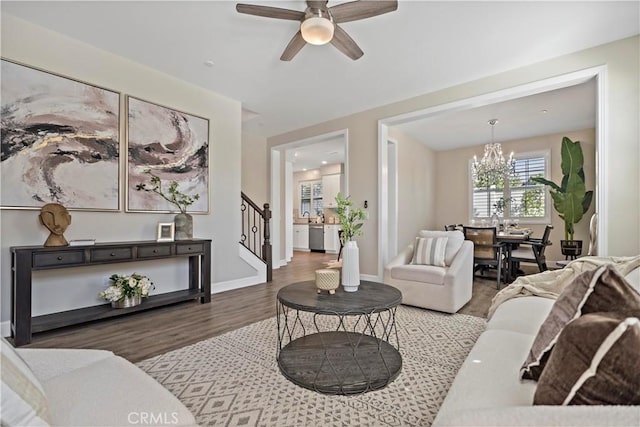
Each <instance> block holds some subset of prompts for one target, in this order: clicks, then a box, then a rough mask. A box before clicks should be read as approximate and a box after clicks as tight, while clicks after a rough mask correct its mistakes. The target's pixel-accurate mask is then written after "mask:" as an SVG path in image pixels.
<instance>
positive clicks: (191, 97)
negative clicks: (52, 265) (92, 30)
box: [0, 13, 253, 321]
mask: <svg viewBox="0 0 640 427" xmlns="http://www.w3.org/2000/svg"><path fill="white" fill-rule="evenodd" d="M1 36H2V56H3V58H7V59H11V60H15V61H19V62H22V63H25V64H28V65H32V66H35V67H39V68H42V69H45V70H48V71H52V72H55V73H59V74H62V75H65V76H68V77H72V78H75V79H79V80H83V81H86V82H89V83H93V84H96V85H99V86H103V87H106V88H109V89H112V90H115V91H119V92H121V93H122V95H123V96H121V113H120V114H121V120H120V121H121V133H120V135H121V148H120V153H121V156H120V161H121V167H120V170H121V177H120V184H121V197H124V175H123V174H124V169H125V168H124V164H125V163H124V161H125V153H126V150H125V148H124V147H125V145H124V126H123V123H124V120H123V118H124V117H123V115H124V114H125V110H124V94H130V95H133V96H136V97H139V98H142V99H145V100H149V101H152V102H156V103H158V104H162V105H167V106H171V107H174V108H176V109H178V110H182V111H187V112H190V113H192V114H196V115H198V116H202V117H206V118H208V119H209V121H210V129H209V131H210V133H209V144H210V145H209V147H210V162H209V169H210V180H209V182H210V194H209V197H210V206H211V210H210V213H209V214H207V215H194V236H195V237H198V238H208V239H213V250H212V252H213V254H212V256H213V261H212V281H213V285H214V286H215V285H216V284H219V283H221V282H228V281H235V280H238V279H241V278H244V277H246V276H249V275H251V274H252V273H253V270H252V269H251V268H250V267H249V266H248V265H247V264H246V263H244V262H243V261H242V260H241V259H240V258H239V256H238V251H239V248H238V241H239V238H240V211H239V206H240V180H241V177H240V167H239V166H240V162H241V154H240V153H241V149H240V145H241V143H240V132H241V130H240V129H241V124H240V120H241V118H240V117H241V113H240V109H241V106H240V103H239V102H238V101H235V100H233V99H229V98H226V97H223V96H221V95H218V94H216V93H213V92H210V91H207V90H205V89H203V88H201V87H197V86H194V85H191V84H188V83H185V82H183V81H180V80H178V79H176V78H174V77H171V76H168V75H166V74H162V73H160V72H157V71H155V70H153V69H150V68H148V67H145V66H142V65H140V64H137V63H135V62H132V61H129V60H127V59H124V58H122V57H119V56H116V55H113V54H111V53H109V52H106V51H103V50H100V49H97V48H95V47H92V46H90V45H87V44H84V43H81V42H79V41H77V40H74V39H71V38H69V37H66V36H63V35H61V34H58V33H55V32H52V31H49V30H46V29H44V28H42V27H39V26H36V25H33V24H31V23H28V22H25V21H22V20H20V19H17V18H15V17H12V16H11V15H8V14H6V13H3V14H2V33H1ZM121 206H124V199H122V202H121ZM38 213H39V212H38V211H37V210H26V211H18V210H2V211H0V223H1V224H0V230H1V234H0V237H1V240H2V241H1V251H0V266H1V270H2V271H1V276H0V277H1V291H0V295H1V297H2V304H1V307H0V310H1V311H2V313H1V320H2V321H6V320H8V319H9V317H10V306H11V269H10V265H11V262H10V260H11V257H10V251H9V247H11V246H17V245H41V244H42V243H43V242H44V240H45V239H46V237H47V235H48V233H47V231H46V229H45V228H44V227H43V226H42V225H40V224H39V223H38ZM71 214H72V223H71V226H70V227H69V228H68V230H67V232H66V233H65V237H66V238H67V239H77V238H87V237H93V238H96V239H97V240H98V241H102V242H106V241H129V240H154V239H155V235H156V225H157V223H158V222H171V221H173V215H172V214H143V213H125V212H117V213H113V212H77V211H76V212H71ZM133 271H136V272H138V273H141V274H146V275H148V276H149V277H150V278H151V279H152V280H153V281H154V282H155V283H156V286H157V287H158V291H159V292H162V291H168V290H171V289H179V288H184V287H185V285H186V284H185V279H186V277H187V276H186V272H187V268H186V259H185V260H184V261H182V260H172V261H171V262H168V261H162V262H148V263H147V262H145V263H126V264H118V265H111V266H105V267H97V268H95V269H94V268H93V267H90V268H83V269H80V268H76V269H68V270H59V271H56V272H47V273H46V274H44V273H38V274H37V275H36V277H35V281H34V288H35V289H36V294H35V296H34V311H35V312H37V313H40V314H41V313H45V312H51V311H57V310H61V309H67V308H74V307H82V306H86V305H94V304H99V303H102V301H101V300H99V299H98V298H97V296H96V295H97V293H98V291H100V290H102V289H103V288H104V287H105V285H106V283H107V277H108V276H109V275H110V274H111V273H131V272H133Z"/></svg>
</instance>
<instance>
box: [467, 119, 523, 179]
mask: <svg viewBox="0 0 640 427" xmlns="http://www.w3.org/2000/svg"><path fill="white" fill-rule="evenodd" d="M496 123H498V119H491V120H489V124H490V125H491V143H490V144H486V145H485V146H484V156H483V157H482V159H480V160H478V158H477V157H476V156H473V176H474V178H475V180H477V181H482V182H484V183H485V185H487V187H488V186H490V185H495V184H497V183H498V182H499V181H500V180H502V179H504V177H505V176H510V175H513V174H514V173H515V167H516V161H515V159H514V158H513V152H512V153H511V154H510V155H509V160H505V158H504V156H503V155H502V146H501V145H500V143H499V142H493V132H494V126H495V125H496Z"/></svg>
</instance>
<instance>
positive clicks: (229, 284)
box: [211, 276, 264, 294]
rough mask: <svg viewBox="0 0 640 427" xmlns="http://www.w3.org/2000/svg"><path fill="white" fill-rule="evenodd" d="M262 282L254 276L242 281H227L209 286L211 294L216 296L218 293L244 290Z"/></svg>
mask: <svg viewBox="0 0 640 427" xmlns="http://www.w3.org/2000/svg"><path fill="white" fill-rule="evenodd" d="M260 283H264V280H260V278H258V277H256V276H251V277H243V278H242V279H234V280H227V281H226V282H217V283H212V284H211V293H212V294H218V293H220V292H225V291H232V290H234V289H240V288H246V287H248V286H253V285H259V284H260Z"/></svg>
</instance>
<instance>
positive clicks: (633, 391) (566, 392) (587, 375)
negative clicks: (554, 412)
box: [533, 310, 640, 405]
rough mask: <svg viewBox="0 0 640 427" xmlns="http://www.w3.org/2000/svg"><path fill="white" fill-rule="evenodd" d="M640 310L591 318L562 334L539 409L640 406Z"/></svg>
mask: <svg viewBox="0 0 640 427" xmlns="http://www.w3.org/2000/svg"><path fill="white" fill-rule="evenodd" d="M639 317H640V310H638V311H636V312H635V313H591V314H585V315H584V316H582V317H580V318H578V319H576V320H574V321H572V322H570V323H569V324H568V325H567V326H565V328H564V329H563V330H562V332H561V333H560V336H559V337H558V341H557V342H556V344H555V346H554V347H553V351H552V352H551V356H549V360H548V362H547V366H546V367H545V368H544V371H543V372H542V375H541V376H540V379H539V380H538V386H537V388H536V393H535V396H534V398H533V404H534V405H640V357H638V353H640V319H639Z"/></svg>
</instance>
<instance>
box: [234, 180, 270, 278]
mask: <svg viewBox="0 0 640 427" xmlns="http://www.w3.org/2000/svg"><path fill="white" fill-rule="evenodd" d="M241 195H242V202H241V204H240V211H241V214H242V235H241V236H240V243H241V244H242V245H243V246H244V247H245V248H247V249H248V250H249V251H250V252H251V253H252V254H254V255H255V256H256V257H257V258H258V259H260V260H262V261H263V262H264V263H265V265H266V268H267V282H270V281H271V280H272V274H273V267H272V262H271V256H272V255H271V240H270V238H271V233H270V231H269V220H270V219H271V210H270V209H269V203H265V204H264V205H263V208H262V209H261V208H260V207H259V206H258V205H257V204H256V203H254V202H253V200H251V199H250V198H249V197H248V196H247V195H246V194H244V193H242V192H241Z"/></svg>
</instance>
